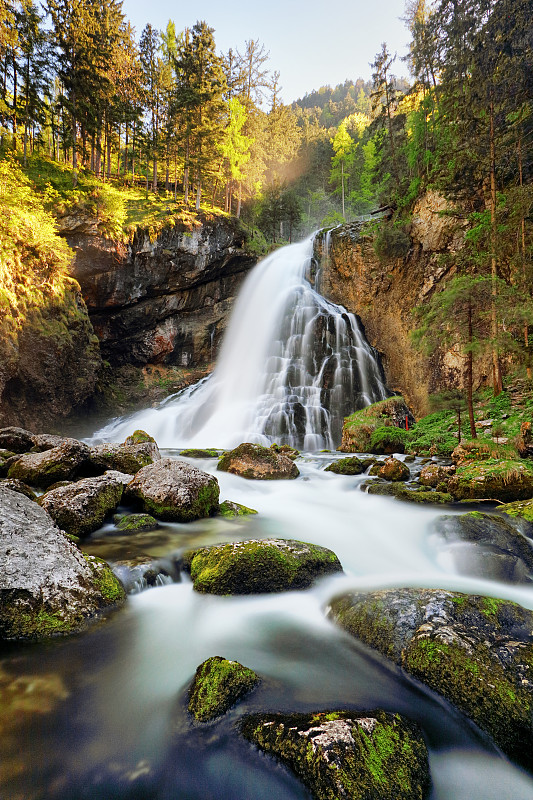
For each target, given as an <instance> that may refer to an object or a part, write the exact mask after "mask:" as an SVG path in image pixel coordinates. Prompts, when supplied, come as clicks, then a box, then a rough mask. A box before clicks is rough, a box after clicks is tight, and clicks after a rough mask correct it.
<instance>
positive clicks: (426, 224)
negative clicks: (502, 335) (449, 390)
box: [316, 192, 487, 416]
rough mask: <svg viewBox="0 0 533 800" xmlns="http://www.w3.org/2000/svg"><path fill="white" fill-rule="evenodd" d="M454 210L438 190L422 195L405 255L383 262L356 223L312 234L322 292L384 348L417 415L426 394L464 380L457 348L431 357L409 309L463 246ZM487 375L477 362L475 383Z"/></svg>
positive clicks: (394, 383)
mask: <svg viewBox="0 0 533 800" xmlns="http://www.w3.org/2000/svg"><path fill="white" fill-rule="evenodd" d="M443 211H444V212H447V211H449V212H450V213H444V214H443V213H442V212H443ZM451 212H452V204H451V203H450V202H448V201H447V200H446V199H445V198H444V197H442V196H440V195H438V194H437V193H436V192H428V193H427V194H426V195H425V196H424V197H422V198H421V199H420V200H419V201H418V202H417V204H416V206H415V208H414V211H413V217H412V223H411V226H410V230H409V235H410V238H411V248H410V251H409V253H408V255H407V256H406V257H405V258H398V259H392V258H391V259H388V260H382V261H380V259H378V257H377V255H376V253H375V251H374V246H373V237H372V236H371V235H369V234H365V233H364V230H365V229H364V226H363V225H362V224H361V223H352V224H348V225H343V226H341V227H339V228H336V229H334V230H333V231H331V233H330V234H329V236H328V237H326V236H325V235H321V236H319V237H318V238H317V240H316V255H317V257H318V259H319V261H320V263H321V272H320V291H321V292H322V293H323V294H324V295H325V296H326V297H328V298H329V299H330V300H333V301H334V302H336V303H341V304H342V305H344V306H345V307H346V308H347V309H348V310H349V311H351V312H353V313H355V314H357V315H358V316H359V318H360V319H361V322H362V324H363V326H364V328H365V333H366V336H367V339H368V341H369V342H370V344H372V345H373V346H374V347H375V348H376V349H377V350H378V351H379V352H380V354H381V357H382V363H383V366H384V369H385V375H386V379H387V384H388V386H389V388H390V389H392V390H395V391H398V392H399V393H400V394H402V395H403V396H404V397H405V399H406V401H407V403H408V405H409V406H410V407H411V408H412V409H413V411H414V413H415V414H416V415H417V416H420V415H422V414H425V413H428V411H429V406H428V395H429V394H430V393H433V392H437V391H439V390H440V389H443V388H446V387H447V386H450V385H451V384H452V383H453V384H455V383H456V382H457V381H458V382H459V383H461V381H462V380H463V376H464V371H465V366H466V365H465V362H464V359H463V358H462V357H461V356H460V354H458V353H456V352H454V351H449V352H440V353H436V354H435V355H434V356H433V357H431V358H430V359H428V358H427V356H423V355H421V354H420V353H419V352H418V351H417V350H416V348H415V347H414V346H413V343H412V341H411V336H410V334H411V331H412V330H413V328H414V327H415V326H416V322H415V318H414V316H413V313H412V312H413V309H414V308H415V307H417V306H420V305H422V304H424V303H425V302H427V301H428V299H429V298H430V297H431V295H432V293H433V292H434V291H435V290H436V289H438V288H439V286H441V285H442V283H443V281H445V280H446V279H447V278H449V277H451V276H452V275H453V273H454V271H455V266H454V263H453V258H452V259H451V260H450V261H449V263H447V264H446V265H444V264H442V263H441V259H440V258H439V255H440V254H442V253H445V252H447V253H452V254H453V253H454V252H457V251H458V250H459V249H460V248H461V246H462V242H463V238H464V231H465V225H466V222H465V220H464V218H463V216H462V215H461V214H460V213H451ZM327 240H329V247H327ZM486 379H487V375H486V374H485V371H484V365H481V369H480V370H478V374H477V375H476V383H477V384H478V385H479V384H482V383H484V382H485V381H486Z"/></svg>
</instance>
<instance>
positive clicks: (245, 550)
mask: <svg viewBox="0 0 533 800" xmlns="http://www.w3.org/2000/svg"><path fill="white" fill-rule="evenodd" d="M183 566H184V569H185V570H186V571H188V572H190V575H191V578H192V581H193V586H194V588H195V590H196V591H197V592H205V593H208V594H218V595H231V594H262V593H267V592H285V591H288V590H291V589H307V588H308V587H309V586H311V584H312V583H313V581H314V580H315V579H316V578H319V577H321V576H323V575H330V574H332V573H334V572H341V571H342V566H341V564H340V561H339V559H338V558H337V556H336V555H335V553H333V552H332V551H331V550H328V549H327V548H326V547H320V546H319V545H316V544H307V543H306V542H297V541H294V540H293V539H264V540H250V541H245V542H228V543H225V544H216V545H212V546H210V547H202V548H199V549H197V550H190V551H189V552H187V553H185V554H184V557H183Z"/></svg>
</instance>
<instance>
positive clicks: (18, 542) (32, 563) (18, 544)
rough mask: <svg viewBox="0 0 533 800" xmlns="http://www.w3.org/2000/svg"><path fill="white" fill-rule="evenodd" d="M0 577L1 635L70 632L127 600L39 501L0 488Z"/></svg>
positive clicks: (104, 569)
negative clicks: (53, 519)
mask: <svg viewBox="0 0 533 800" xmlns="http://www.w3.org/2000/svg"><path fill="white" fill-rule="evenodd" d="M0 575H1V581H0V639H42V638H47V637H50V636H58V635H66V634H69V633H74V632H77V631H80V630H82V629H83V628H85V627H86V625H87V624H88V622H89V621H90V620H91V619H93V618H94V617H95V616H97V615H98V614H100V613H101V612H102V611H105V610H106V609H109V608H111V607H114V606H117V605H120V604H121V603H122V602H123V601H124V599H125V593H124V589H123V587H122V585H121V583H120V581H118V579H117V578H116V577H115V575H113V572H112V571H111V569H110V568H109V566H108V565H107V564H106V563H105V562H103V561H100V560H99V559H95V558H94V557H92V556H89V555H87V554H84V553H82V552H81V551H80V550H79V549H78V548H77V547H76V546H75V545H74V544H72V542H71V541H69V539H68V538H67V537H66V536H65V534H64V533H63V532H62V531H60V530H59V529H58V528H57V527H56V526H55V525H54V522H53V521H52V519H51V517H50V516H49V515H48V514H47V513H46V511H45V510H44V509H43V508H41V507H40V506H39V505H38V504H37V503H34V502H33V501H31V500H29V499H28V498H26V497H24V496H23V495H21V494H18V493H16V492H12V491H10V490H9V489H3V488H0Z"/></svg>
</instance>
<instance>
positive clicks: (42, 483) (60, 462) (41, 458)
mask: <svg viewBox="0 0 533 800" xmlns="http://www.w3.org/2000/svg"><path fill="white" fill-rule="evenodd" d="M89 453H90V451H89V448H88V447H87V445H86V444H83V443H82V442H78V441H77V440H76V439H65V440H64V441H63V443H62V444H60V445H59V446H58V447H53V448H52V449H51V450H46V451H44V452H42V453H27V454H26V455H23V456H21V457H20V458H19V459H18V460H17V461H15V463H14V464H12V465H11V466H10V468H9V471H8V477H9V478H17V479H18V480H21V481H23V483H28V484H29V485H30V486H39V487H40V488H42V489H46V488H48V487H49V486H51V485H52V484H53V483H57V482H58V481H63V480H71V479H72V478H73V477H74V475H75V474H76V472H77V471H78V470H79V469H80V468H81V466H82V465H83V464H85V463H87V462H88V460H89Z"/></svg>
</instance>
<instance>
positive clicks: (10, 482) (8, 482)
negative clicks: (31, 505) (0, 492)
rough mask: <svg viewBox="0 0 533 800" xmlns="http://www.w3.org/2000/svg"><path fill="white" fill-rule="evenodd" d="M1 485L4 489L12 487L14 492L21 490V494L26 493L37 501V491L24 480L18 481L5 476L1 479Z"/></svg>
mask: <svg viewBox="0 0 533 800" xmlns="http://www.w3.org/2000/svg"><path fill="white" fill-rule="evenodd" d="M0 487H3V488H4V489H11V491H12V492H20V494H23V495H25V496H26V497H28V498H29V499H30V500H34V501H37V495H36V494H35V492H34V491H33V490H32V489H31V488H30V487H29V486H27V484H25V483H22V481H18V480H16V479H15V478H4V479H3V480H1V481H0Z"/></svg>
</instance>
